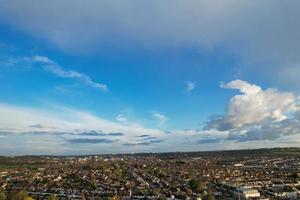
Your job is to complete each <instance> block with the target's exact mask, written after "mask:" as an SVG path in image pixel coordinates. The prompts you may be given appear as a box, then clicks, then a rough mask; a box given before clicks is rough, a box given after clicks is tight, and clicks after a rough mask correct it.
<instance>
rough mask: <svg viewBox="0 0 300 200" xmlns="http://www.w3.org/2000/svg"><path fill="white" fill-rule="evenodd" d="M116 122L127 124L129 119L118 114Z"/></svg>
mask: <svg viewBox="0 0 300 200" xmlns="http://www.w3.org/2000/svg"><path fill="white" fill-rule="evenodd" d="M116 120H117V121H119V122H126V121H127V118H126V117H125V116H124V115H122V114H118V115H117V116H116Z"/></svg>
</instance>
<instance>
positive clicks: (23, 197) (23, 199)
mask: <svg viewBox="0 0 300 200" xmlns="http://www.w3.org/2000/svg"><path fill="white" fill-rule="evenodd" d="M0 200H34V199H33V198H32V197H30V196H28V194H27V192H26V191H25V190H21V191H19V192H17V193H16V194H12V195H10V196H7V195H6V194H5V192H4V191H3V189H1V188H0ZM49 200H56V197H55V195H53V194H52V195H51V196H50V197H49Z"/></svg>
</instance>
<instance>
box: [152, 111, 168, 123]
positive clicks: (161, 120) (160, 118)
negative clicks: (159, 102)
mask: <svg viewBox="0 0 300 200" xmlns="http://www.w3.org/2000/svg"><path fill="white" fill-rule="evenodd" d="M152 116H153V117H154V118H155V119H156V120H158V123H159V125H160V126H162V125H164V124H165V123H166V122H167V121H168V120H169V118H168V117H167V116H165V115H164V114H162V113H160V112H158V111H153V112H152Z"/></svg>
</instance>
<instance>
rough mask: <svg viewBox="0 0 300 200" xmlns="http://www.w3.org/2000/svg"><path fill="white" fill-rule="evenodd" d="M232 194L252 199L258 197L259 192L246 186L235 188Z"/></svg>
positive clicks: (239, 197)
mask: <svg viewBox="0 0 300 200" xmlns="http://www.w3.org/2000/svg"><path fill="white" fill-rule="evenodd" d="M234 195H235V196H236V197H237V199H252V198H258V197H260V193H259V191H258V190H257V189H253V188H246V187H240V188H237V189H236V191H235V193H234Z"/></svg>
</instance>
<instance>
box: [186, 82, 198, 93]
mask: <svg viewBox="0 0 300 200" xmlns="http://www.w3.org/2000/svg"><path fill="white" fill-rule="evenodd" d="M195 88H196V83H195V82H192V81H186V82H185V91H186V92H188V93H190V92H192V91H193V90H194V89H195Z"/></svg>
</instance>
